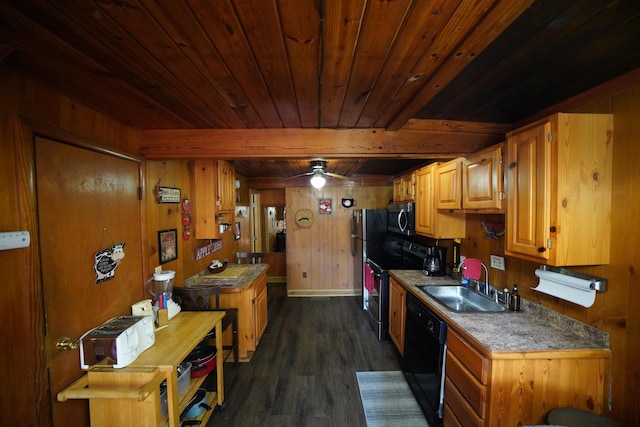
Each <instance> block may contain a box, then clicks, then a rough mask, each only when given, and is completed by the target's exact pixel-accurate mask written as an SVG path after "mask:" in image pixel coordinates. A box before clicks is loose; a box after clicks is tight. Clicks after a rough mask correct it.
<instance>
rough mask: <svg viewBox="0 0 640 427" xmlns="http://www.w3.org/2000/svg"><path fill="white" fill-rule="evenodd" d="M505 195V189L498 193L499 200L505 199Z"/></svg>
mask: <svg viewBox="0 0 640 427" xmlns="http://www.w3.org/2000/svg"><path fill="white" fill-rule="evenodd" d="M504 197H505V196H504V191H501V192H500V193H499V194H498V200H504Z"/></svg>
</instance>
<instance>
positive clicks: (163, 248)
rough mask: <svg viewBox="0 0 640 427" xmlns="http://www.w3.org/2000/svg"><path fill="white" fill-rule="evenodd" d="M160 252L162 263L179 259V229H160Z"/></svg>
mask: <svg viewBox="0 0 640 427" xmlns="http://www.w3.org/2000/svg"><path fill="white" fill-rule="evenodd" d="M158 254H159V256H160V264H165V263H167V262H169V261H173V260H174V259H178V230H177V229H176V228H171V229H168V230H160V231H158Z"/></svg>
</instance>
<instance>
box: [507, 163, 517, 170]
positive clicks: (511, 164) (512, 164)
mask: <svg viewBox="0 0 640 427" xmlns="http://www.w3.org/2000/svg"><path fill="white" fill-rule="evenodd" d="M516 166H518V164H517V163H516V162H513V163H509V169H513V168H515V167H516Z"/></svg>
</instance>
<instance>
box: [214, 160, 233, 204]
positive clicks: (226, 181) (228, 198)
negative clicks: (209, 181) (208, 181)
mask: <svg viewBox="0 0 640 427" xmlns="http://www.w3.org/2000/svg"><path fill="white" fill-rule="evenodd" d="M235 196H236V175H235V168H234V166H233V164H231V163H229V162H227V161H224V160H218V201H219V205H218V211H220V212H233V211H234V209H235V207H236V197H235Z"/></svg>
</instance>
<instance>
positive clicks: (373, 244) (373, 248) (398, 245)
mask: <svg viewBox="0 0 640 427" xmlns="http://www.w3.org/2000/svg"><path fill="white" fill-rule="evenodd" d="M351 255H352V256H353V267H354V271H353V280H354V282H355V286H354V287H355V288H356V289H358V288H360V289H362V309H363V310H366V309H367V300H368V298H369V295H368V291H367V289H366V287H365V286H364V277H365V269H366V264H367V259H368V258H371V257H376V258H386V257H388V258H394V257H400V256H401V255H402V236H401V235H398V234H396V233H391V232H389V231H388V230H387V210H386V209H359V210H356V211H354V212H353V215H352V216H351Z"/></svg>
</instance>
